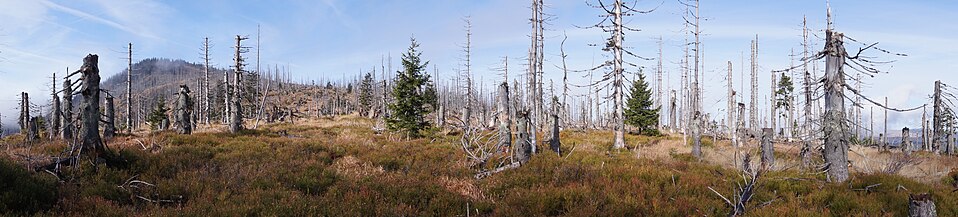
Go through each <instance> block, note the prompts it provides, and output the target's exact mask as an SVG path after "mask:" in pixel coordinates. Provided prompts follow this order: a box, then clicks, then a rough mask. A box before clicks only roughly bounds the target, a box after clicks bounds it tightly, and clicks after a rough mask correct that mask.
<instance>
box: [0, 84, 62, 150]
mask: <svg viewBox="0 0 958 217" xmlns="http://www.w3.org/2000/svg"><path fill="white" fill-rule="evenodd" d="M51 85H52V88H51V92H52V94H51V95H50V96H51V97H53V98H52V99H51V101H50V103H51V104H52V105H51V106H52V108H50V133H49V135H48V136H49V139H51V140H53V139H56V138H57V137H59V136H60V97H59V96H57V73H56V72H54V73H53V83H51ZM0 129H2V128H0Z"/></svg>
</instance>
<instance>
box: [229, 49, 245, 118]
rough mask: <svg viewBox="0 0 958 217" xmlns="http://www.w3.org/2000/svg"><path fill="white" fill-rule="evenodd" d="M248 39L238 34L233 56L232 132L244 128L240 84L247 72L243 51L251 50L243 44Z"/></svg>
mask: <svg viewBox="0 0 958 217" xmlns="http://www.w3.org/2000/svg"><path fill="white" fill-rule="evenodd" d="M246 39H249V37H243V36H240V35H236V47H235V48H236V53H235V56H234V57H233V60H234V62H235V65H233V73H234V76H233V85H232V86H233V97H232V100H233V101H232V102H231V103H232V104H231V105H230V107H232V109H230V110H231V111H230V112H232V114H231V115H230V122H229V129H230V132H231V133H238V132H239V131H240V130H242V129H243V112H242V111H243V108H242V106H241V105H240V101H242V100H241V99H242V96H241V94H240V93H241V92H242V89H243V88H240V85H242V80H243V79H242V78H243V77H242V76H243V73H244V72H246V71H245V70H243V67H244V66H245V65H246V63H245V58H243V53H246V52H248V51H249V47H243V46H242V41H243V40H246Z"/></svg>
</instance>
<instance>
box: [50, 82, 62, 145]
mask: <svg viewBox="0 0 958 217" xmlns="http://www.w3.org/2000/svg"><path fill="white" fill-rule="evenodd" d="M52 85H53V89H52V91H53V94H52V95H51V96H52V97H53V99H51V101H50V102H51V103H52V104H53V105H52V106H53V108H50V134H49V135H48V136H49V137H50V139H51V140H54V139H56V138H57V137H58V136H60V97H58V96H57V73H53V83H52Z"/></svg>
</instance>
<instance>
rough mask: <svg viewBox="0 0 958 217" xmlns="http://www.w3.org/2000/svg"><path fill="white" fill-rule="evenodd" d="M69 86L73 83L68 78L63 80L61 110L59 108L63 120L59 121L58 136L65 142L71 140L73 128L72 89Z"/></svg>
mask: <svg viewBox="0 0 958 217" xmlns="http://www.w3.org/2000/svg"><path fill="white" fill-rule="evenodd" d="M71 85H73V83H71V82H70V79H69V78H67V79H64V80H63V106H62V107H63V108H61V109H62V110H63V111H62V112H61V114H63V119H61V121H62V122H61V124H60V127H62V129H61V130H60V135H61V136H62V138H63V140H67V141H70V140H72V139H73V128H74V127H75V126H74V123H73V88H72V86H71Z"/></svg>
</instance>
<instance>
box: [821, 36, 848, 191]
mask: <svg viewBox="0 0 958 217" xmlns="http://www.w3.org/2000/svg"><path fill="white" fill-rule="evenodd" d="M826 37H827V38H826V44H825V52H826V55H827V56H826V59H825V62H826V65H825V73H826V74H825V80H824V81H825V123H824V130H823V131H824V132H825V151H824V155H825V163H826V164H827V169H828V172H827V173H826V175H827V176H828V180H829V181H831V182H844V181H845V180H848V138H847V136H846V135H847V133H848V132H847V128H846V126H845V100H844V85H845V78H844V76H845V75H844V73H843V72H842V71H843V70H842V67H843V66H844V65H845V55H846V53H845V48H844V47H843V43H842V39H843V36H842V33H839V32H834V31H832V30H831V29H829V30H827V32H826Z"/></svg>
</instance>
